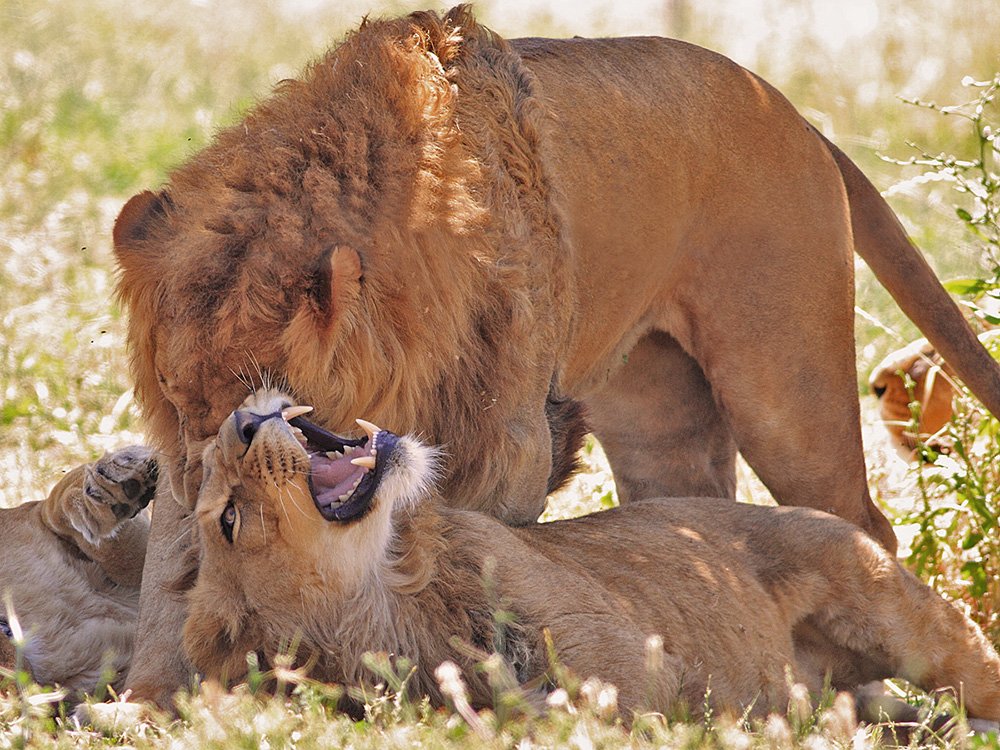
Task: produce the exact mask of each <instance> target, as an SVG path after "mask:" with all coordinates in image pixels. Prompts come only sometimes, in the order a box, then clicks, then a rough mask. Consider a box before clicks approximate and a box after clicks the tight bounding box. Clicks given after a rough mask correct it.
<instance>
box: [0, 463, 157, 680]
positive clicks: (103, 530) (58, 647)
mask: <svg viewBox="0 0 1000 750" xmlns="http://www.w3.org/2000/svg"><path fill="white" fill-rule="evenodd" d="M156 480H157V462H156V460H155V458H154V457H153V452H152V451H151V450H150V449H148V448H145V447H141V446H131V447H129V448H124V449H121V450H119V451H115V452H113V453H109V454H107V455H105V456H104V457H103V458H101V459H100V460H98V461H95V462H94V463H91V464H84V465H83V466H78V467H77V468H75V469H73V470H71V471H69V472H68V473H67V474H66V475H65V476H64V477H63V478H62V479H61V480H60V481H59V482H58V484H56V486H55V487H54V488H53V489H52V492H50V493H49V496H48V497H47V498H46V499H45V500H42V501H41V502H27V503H23V504H22V505H19V506H17V507H14V508H7V509H0V539H2V540H3V543H2V544H0V594H5V595H6V594H9V595H10V598H11V603H12V605H13V611H14V614H15V615H16V617H17V620H18V622H19V623H20V627H21V630H22V631H23V632H24V635H25V637H26V642H25V646H24V657H25V666H26V667H27V669H28V670H29V671H30V673H31V675H32V677H33V678H34V679H35V681H36V682H39V683H41V684H49V685H53V684H58V685H61V686H63V687H64V688H67V689H68V690H70V691H71V692H73V693H83V692H89V691H92V690H94V688H95V687H96V686H97V685H98V684H99V683H101V682H102V680H107V681H108V682H109V684H111V685H112V686H113V687H116V688H118V689H121V687H122V681H123V680H124V677H125V674H126V672H127V671H128V666H129V661H130V659H131V656H132V646H133V636H134V633H135V626H136V621H137V619H138V613H139V585H140V582H141V580H142V571H143V560H144V558H145V553H146V540H147V537H148V534H149V518H148V515H147V514H146V513H144V512H141V511H142V509H143V508H145V507H146V505H147V504H148V503H149V502H150V499H151V498H152V496H153V493H154V491H155V488H156ZM168 501H169V499H168ZM7 616H8V613H6V612H4V611H2V610H0V617H3V618H4V619H6V618H7ZM14 659H15V652H14V647H13V644H12V643H11V642H9V641H7V639H5V638H0V666H3V667H6V668H10V667H11V666H13V664H14Z"/></svg>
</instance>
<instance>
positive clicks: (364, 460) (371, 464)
mask: <svg viewBox="0 0 1000 750" xmlns="http://www.w3.org/2000/svg"><path fill="white" fill-rule="evenodd" d="M351 463H352V464H354V465H355V466H363V467H365V468H366V469H368V470H373V469H374V468H375V457H374V456H361V457H360V458H352V459H351Z"/></svg>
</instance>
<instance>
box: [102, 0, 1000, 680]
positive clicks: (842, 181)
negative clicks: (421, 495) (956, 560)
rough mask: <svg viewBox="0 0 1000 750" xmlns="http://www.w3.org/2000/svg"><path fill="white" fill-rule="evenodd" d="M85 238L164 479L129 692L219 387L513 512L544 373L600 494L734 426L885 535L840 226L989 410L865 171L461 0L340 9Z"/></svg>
mask: <svg viewBox="0 0 1000 750" xmlns="http://www.w3.org/2000/svg"><path fill="white" fill-rule="evenodd" d="M114 243H115V251H116V254H117V258H118V262H119V264H120V267H121V277H120V284H119V287H118V291H119V294H120V296H121V298H122V300H123V301H124V303H125V305H126V307H127V309H128V312H129V332H128V339H129V344H130V346H131V355H132V371H133V375H134V379H135V382H136V393H137V397H138V399H139V400H140V402H141V403H142V405H143V409H144V415H145V417H146V419H147V424H148V426H149V429H150V431H151V434H152V437H153V438H154V440H155V442H156V444H157V445H158V447H160V448H162V449H163V450H164V451H165V453H166V455H167V457H168V459H169V460H168V465H169V469H170V472H171V478H172V485H173V488H174V491H175V493H176V496H177V500H178V503H179V504H178V505H171V504H169V503H163V504H159V505H158V506H157V508H156V514H157V516H158V517H157V518H154V524H153V526H154V530H153V538H152V541H151V545H150V563H149V566H148V568H147V570H148V575H147V580H146V581H145V583H144V586H143V604H142V611H143V614H142V615H141V617H140V631H141V633H142V636H141V638H140V642H141V646H140V648H141V649H146V648H147V647H148V649H149V651H145V650H143V651H141V652H140V658H138V659H137V666H136V668H135V669H133V671H132V674H131V675H130V677H129V687H132V688H134V689H135V691H136V694H137V695H141V696H144V697H148V698H155V699H159V700H167V699H168V698H169V695H170V694H171V693H172V691H173V690H174V689H175V688H176V687H177V686H178V685H180V684H183V683H184V681H185V680H186V674H187V671H186V670H187V667H186V666H185V665H184V664H183V662H182V661H181V659H180V644H179V642H178V633H179V631H180V625H181V622H182V621H183V618H184V613H183V612H182V611H180V609H178V608H176V607H175V606H174V605H172V604H171V603H170V602H168V601H165V600H164V598H163V595H162V593H161V592H162V584H163V583H165V582H169V581H172V580H174V579H175V578H176V576H177V575H178V573H179V568H180V567H181V563H180V561H179V557H180V556H179V555H177V554H171V553H172V551H173V550H175V549H176V547H171V545H173V544H174V543H175V542H176V540H177V539H181V538H185V534H184V525H185V524H186V523H187V521H186V520H185V515H186V513H189V512H190V509H191V508H193V506H194V500H195V497H196V495H197V491H198V487H199V485H200V481H201V454H202V450H203V448H204V446H205V445H206V443H207V441H209V440H210V439H212V438H213V437H214V435H215V434H216V433H217V431H218V429H219V426H220V425H221V423H222V421H223V419H225V418H226V415H228V414H229V413H230V412H231V411H232V410H233V409H234V408H236V407H237V406H238V405H239V404H240V402H241V401H242V400H243V398H244V397H245V396H246V395H247V392H248V384H251V385H253V386H256V385H259V384H261V383H264V382H283V383H287V384H288V386H289V388H290V389H291V390H292V391H293V392H294V393H295V394H296V396H297V397H298V398H300V399H301V400H303V401H307V402H308V403H311V404H314V405H315V406H316V412H315V417H314V418H315V419H316V421H317V422H318V423H319V424H322V425H325V426H327V427H329V428H330V429H340V430H345V429H348V428H350V427H351V426H352V425H353V423H352V421H351V420H352V419H353V417H354V416H355V415H357V414H366V415H369V416H370V417H371V418H372V419H374V420H376V421H379V422H381V423H384V424H391V425H393V426H394V427H395V428H396V429H398V430H401V431H410V430H421V431H423V432H424V434H426V435H427V436H428V438H429V439H430V440H432V441H433V442H435V443H440V444H444V445H446V446H450V447H452V448H454V449H453V450H450V452H449V453H448V458H447V460H446V461H445V463H444V465H443V467H442V468H443V477H442V482H443V484H442V487H443V489H444V492H443V493H442V496H443V498H445V499H446V500H447V501H448V502H451V503H454V504H457V505H460V506H462V507H466V508H471V509H475V510H481V511H484V512H486V513H489V514H491V515H493V516H495V517H496V518H499V519H501V520H502V521H505V522H508V523H511V524H515V525H516V524H526V523H530V522H532V521H534V520H535V519H536V518H537V516H538V514H539V513H540V512H541V510H542V508H543V504H544V498H545V491H546V489H547V488H551V487H553V486H555V485H557V484H558V483H559V481H560V479H561V472H560V471H558V470H556V471H553V466H554V465H556V466H565V465H567V464H569V463H571V461H568V460H566V459H565V457H561V456H560V455H559V454H558V451H557V452H556V455H553V445H552V436H551V428H550V425H549V423H548V421H547V419H546V403H547V399H548V398H549V397H550V396H554V397H560V396H561V395H563V394H565V395H568V396H570V397H573V398H575V399H579V400H582V401H585V402H586V404H587V406H588V408H589V411H590V413H591V415H592V421H593V426H594V430H595V432H596V433H597V435H598V437H599V438H600V440H601V442H602V444H603V446H604V447H605V449H606V451H607V454H608V456H609V459H610V462H611V467H612V469H613V471H614V474H615V479H616V482H617V483H618V489H619V494H620V496H621V497H622V499H623V500H624V501H625V502H629V501H631V500H633V499H639V498H643V497H649V496H655V495H673V496H688V497H693V496H717V497H733V496H734V492H735V468H734V466H735V463H734V462H735V456H736V451H737V450H739V451H741V452H742V453H743V455H744V456H745V457H746V459H747V461H748V462H749V463H750V465H751V466H752V467H753V468H754V470H755V471H756V473H757V474H758V475H759V476H760V477H761V479H762V480H763V481H764V483H765V484H766V485H767V487H768V489H770V491H771V492H772V493H773V495H774V497H775V498H776V499H777V500H778V502H780V503H783V504H790V505H807V506H815V507H819V508H821V509H823V510H827V511H830V512H833V513H836V514H837V515H840V516H842V517H843V518H846V519H848V520H850V521H852V522H854V523H856V524H858V525H859V526H860V527H861V528H863V529H865V530H867V531H868V532H870V533H871V534H873V535H874V537H875V538H876V539H878V540H879V541H880V542H881V543H882V544H883V545H884V546H885V547H886V548H887V549H889V550H894V549H895V546H896V542H895V537H894V535H893V533H892V529H891V527H890V525H889V523H888V522H887V520H886V519H885V517H884V516H883V515H882V514H881V513H880V512H879V510H878V509H877V508H876V507H875V506H874V505H873V504H872V502H871V499H870V497H869V492H868V487H867V483H866V478H865V465H864V457H863V455H862V446H861V431H860V422H859V407H858V396H857V385H856V373H855V357H854V339H853V335H854V325H853V323H854V306H853V300H854V290H853V262H854V261H853V255H852V252H853V251H854V250H856V251H857V252H858V253H859V254H860V255H861V256H862V257H863V258H864V259H865V260H866V261H867V262H868V263H869V265H871V266H872V268H873V269H874V271H875V273H876V275H877V276H878V278H879V279H880V280H881V282H882V283H883V284H884V285H885V286H886V288H887V289H888V290H889V291H890V292H891V293H892V294H893V296H894V297H895V298H896V299H897V301H898V302H899V303H900V305H901V306H902V307H903V309H904V311H905V312H906V313H907V314H908V315H910V316H911V318H912V319H913V320H914V321H915V322H916V323H917V324H918V326H919V327H920V328H921V330H922V331H923V332H924V333H925V335H927V337H928V338H929V339H930V340H931V341H933V342H934V344H935V346H937V347H938V349H939V351H941V352H942V354H943V355H944V356H945V357H946V358H947V360H948V361H949V362H950V363H951V365H952V366H953V367H954V368H955V370H956V372H958V373H959V374H960V375H961V377H962V378H963V380H964V381H965V382H966V383H967V384H968V385H969V387H970V388H971V389H972V390H973V392H975V393H976V394H977V395H979V396H980V397H981V398H982V399H983V401H984V403H985V404H986V405H987V407H988V408H990V409H991V410H993V411H995V412H1000V367H998V365H997V364H996V363H995V362H994V361H993V360H992V359H991V358H990V357H989V356H988V354H987V353H986V352H985V351H984V350H983V348H982V347H981V346H980V344H979V342H978V341H976V338H975V336H974V335H973V334H972V333H971V331H970V330H969V329H968V327H967V325H966V323H965V321H964V320H963V318H962V316H961V314H960V313H959V311H958V309H957V308H956V307H955V305H954V303H953V302H952V301H951V299H950V298H949V297H948V295H947V294H946V293H945V291H944V290H943V289H942V288H941V286H940V284H939V283H938V281H937V279H936V278H935V277H934V275H933V273H932V272H931V270H930V268H929V267H928V266H927V264H926V263H925V262H924V260H923V259H922V257H921V256H920V254H919V253H918V251H917V250H915V249H914V248H913V246H912V245H911V244H910V243H909V241H908V239H907V237H906V235H905V233H904V231H903V230H902V228H901V227H900V225H899V223H898V221H897V220H896V218H895V216H894V215H893V214H892V212H891V210H890V209H889V207H888V206H887V205H886V203H885V201H884V200H883V199H882V198H881V196H880V195H879V194H878V191H877V190H876V189H875V188H874V187H873V186H872V185H871V183H870V182H869V181H868V180H867V179H866V178H865V177H864V175H862V174H861V172H860V171H858V169H857V168H856V167H855V166H854V165H853V164H852V163H851V162H850V161H849V160H848V159H847V157H846V156H845V155H844V154H843V153H842V152H841V151H840V150H839V149H837V148H836V147H835V146H834V145H833V144H831V143H829V142H828V141H826V140H825V139H824V138H823V137H822V136H821V135H820V134H819V133H817V132H816V131H815V130H814V129H813V128H812V127H811V126H810V125H809V124H808V123H807V122H806V121H805V120H803V119H802V117H801V116H800V115H799V114H798V113H797V112H796V111H795V109H794V108H793V107H792V106H791V104H789V102H788V101H787V100H785V98H784V97H783V96H782V95H781V94H780V93H778V92H777V91H775V90H774V89H773V88H771V87H770V86H769V85H768V84H767V83H765V82H764V81H762V80H761V79H759V78H758V77H756V76H754V75H753V74H752V73H749V72H748V71H746V70H744V69H742V68H740V67H739V66H738V65H736V64H734V63H733V62H731V61H729V60H726V59H725V58H723V57H720V56H719V55H716V54H713V53H711V52H708V51H706V50H703V49H699V48H697V47H694V46H692V45H689V44H686V43H683V42H677V41H671V40H666V39H654V38H635V39H603V40H592V39H520V40H513V41H511V42H507V41H505V40H503V39H501V38H500V37H499V36H497V35H496V34H494V33H492V32H491V31H489V30H488V29H486V28H484V27H482V26H480V25H478V24H477V23H476V21H475V19H474V18H473V16H472V14H471V12H470V11H469V10H468V9H467V8H465V7H458V8H456V9H454V10H452V11H450V12H449V13H448V14H447V15H445V16H443V17H440V16H438V15H437V14H434V13H415V14H413V15H411V16H408V17H406V18H400V19H395V20H389V21H379V22H372V23H366V24H365V25H363V27H362V28H361V29H360V30H359V31H357V32H356V33H354V34H351V35H349V36H348V38H347V39H346V41H345V42H344V43H343V44H342V45H340V46H339V47H337V48H335V49H334V50H332V51H331V52H329V53H328V54H327V55H326V56H324V57H322V58H320V59H319V60H318V61H317V62H316V63H314V64H313V65H312V66H310V67H309V68H308V69H307V70H306V71H305V73H304V75H303V76H302V78H301V79H299V80H293V81H284V82H282V83H281V84H280V85H279V86H278V88H277V89H276V91H275V93H274V95H273V96H272V97H271V98H269V99H267V100H265V101H263V102H262V103H261V104H260V105H258V106H257V107H256V108H254V109H253V110H252V111H251V112H250V113H249V114H248V115H247V117H246V118H245V119H244V120H243V121H242V122H240V123H238V124H236V125H235V126H233V127H232V128H229V129H226V130H223V131H221V132H220V133H219V134H218V136H217V137H216V139H215V140H214V142H213V143H212V144H211V145H210V146H208V147H207V148H206V149H205V150H203V151H202V152H200V153H199V154H197V155H196V156H194V157H193V158H192V159H191V160H190V161H189V162H188V163H187V164H185V165H184V166H182V167H180V168H179V169H177V170H176V171H175V172H174V173H173V174H172V175H171V178H170V182H169V184H168V185H167V186H166V187H165V188H164V189H162V190H160V191H158V192H155V193H154V192H145V193H142V194H140V195H137V196H136V197H134V198H133V199H132V200H130V201H129V202H128V204H126V206H125V207H124V208H123V209H122V212H121V214H120V215H119V217H118V220H117V221H116V223H115V230H114ZM817 403H822V404H823V405H824V408H822V409H819V410H817V409H816V408H815V405H816V404H817ZM459 446H460V447H461V449H460V450H459V449H458V447H459ZM161 561H162V564H161ZM146 613H148V615H147V614H146Z"/></svg>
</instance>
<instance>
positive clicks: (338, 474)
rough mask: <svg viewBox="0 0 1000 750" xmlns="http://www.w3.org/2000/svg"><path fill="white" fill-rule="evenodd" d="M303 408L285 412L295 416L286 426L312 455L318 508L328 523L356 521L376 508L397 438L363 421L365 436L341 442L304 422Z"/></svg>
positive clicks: (312, 482) (311, 478)
mask: <svg viewBox="0 0 1000 750" xmlns="http://www.w3.org/2000/svg"><path fill="white" fill-rule="evenodd" d="M299 408H301V409H305V408H306V407H291V409H289V410H286V412H288V411H291V410H295V411H296V412H297V415H296V416H294V417H291V418H290V419H288V423H289V424H290V425H291V426H292V427H294V428H297V431H296V437H297V438H298V440H299V442H300V443H301V444H302V445H303V447H304V448H305V449H306V453H308V454H309V464H310V473H309V489H310V491H311V493H312V498H313V503H315V505H316V509H317V510H318V511H319V512H320V515H321V516H323V518H325V519H326V520H327V521H339V522H340V523H348V522H350V521H356V520H358V519H359V518H361V517H363V516H364V515H365V514H366V513H367V512H368V511H369V510H371V508H372V501H373V500H374V499H375V492H376V491H377V490H378V486H379V483H380V482H381V481H382V476H383V474H384V473H385V470H386V467H387V465H388V463H389V459H390V458H392V454H393V453H394V452H395V451H396V447H397V445H398V442H399V438H398V436H396V435H394V434H393V433H391V432H389V431H387V430H382V429H379V428H378V427H376V426H375V425H373V424H371V423H370V422H365V421H364V420H363V419H359V420H357V422H358V424H359V425H360V426H361V427H362V428H364V430H365V432H366V433H367V434H366V435H365V437H362V438H356V439H352V438H345V437H340V436H339V435H334V434H333V433H332V432H327V431H326V430H324V429H323V428H322V427H320V426H319V425H316V424H313V423H312V422H310V421H309V420H307V419H305V418H304V417H303V416H302V414H303V413H305V412H304V411H298V410H299Z"/></svg>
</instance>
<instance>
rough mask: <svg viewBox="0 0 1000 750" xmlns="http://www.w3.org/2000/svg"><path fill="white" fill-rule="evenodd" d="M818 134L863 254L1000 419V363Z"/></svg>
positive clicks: (874, 195)
mask: <svg viewBox="0 0 1000 750" xmlns="http://www.w3.org/2000/svg"><path fill="white" fill-rule="evenodd" d="M816 133H817V135H818V136H819V137H820V139H822V141H823V143H825V144H826V147H827V148H828V149H829V150H830V153H831V154H832V155H833V158H834V159H835V160H836V162H837V167H838V168H839V169H840V174H841V175H842V176H843V179H844V185H845V186H846V188H847V197H848V201H849V203H850V207H851V224H852V225H853V228H854V248H855V250H856V251H857V253H858V255H860V256H861V257H862V258H863V259H864V261H865V262H866V263H867V264H868V266H869V267H870V268H871V269H872V272H873V273H874V274H875V277H876V278H877V279H878V280H879V281H880V282H881V283H882V285H883V286H884V287H885V288H886V289H887V290H888V291H889V294H891V295H892V298H893V299H894V300H896V302H897V304H898V305H899V306H900V308H901V309H902V310H903V312H904V313H906V316H907V317H908V318H909V319H910V320H912V321H913V322H914V323H916V325H917V327H918V328H919V329H920V330H921V331H922V332H923V334H924V336H926V337H927V339H928V340H929V341H930V342H931V344H933V345H934V348H935V349H937V351H938V352H939V353H940V354H941V356H942V357H944V359H945V361H947V362H948V364H949V365H951V367H952V368H953V369H954V370H955V372H956V373H957V374H958V377H959V378H960V379H961V380H962V382H964V383H965V384H966V385H967V386H968V387H969V389H970V390H971V391H972V392H973V393H974V394H975V395H976V396H977V397H978V398H979V399H980V400H981V401H982V402H983V404H984V405H985V406H986V408H987V409H989V410H990V412H992V413H993V414H994V415H997V416H1000V364H997V362H996V361H994V359H993V358H992V357H991V356H990V355H989V353H988V352H987V351H986V349H984V348H983V345H982V344H981V343H980V342H979V339H977V338H976V335H975V334H974V333H973V332H972V329H971V328H969V325H968V323H967V322H966V321H965V318H964V317H963V316H962V313H961V312H960V311H959V309H958V305H956V304H955V301H954V300H953V299H952V298H951V296H950V295H949V294H948V292H946V291H945V289H944V287H942V286H941V282H940V281H939V280H938V278H937V276H935V275H934V271H933V270H931V267H930V266H929V265H928V264H927V261H926V260H925V259H924V256H923V255H921V253H920V251H919V250H918V249H917V248H916V247H915V246H914V245H913V243H912V242H910V239H909V237H907V235H906V232H905V230H904V229H903V226H902V224H900V223H899V219H897V218H896V215H895V214H894V213H893V212H892V209H891V208H889V204H887V203H886V202H885V199H884V198H883V197H882V196H881V195H880V194H879V192H878V190H877V189H876V188H875V186H874V185H872V183H871V182H870V181H869V180H868V178H867V177H865V175H864V174H863V173H862V172H861V170H860V169H858V167H857V166H856V165H855V164H854V162H852V161H851V160H850V159H849V158H847V155H846V154H844V152H843V151H841V150H840V149H839V148H837V147H836V146H835V145H834V144H832V143H831V142H830V141H829V140H827V139H826V138H824V137H823V135H822V133H819V131H816Z"/></svg>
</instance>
